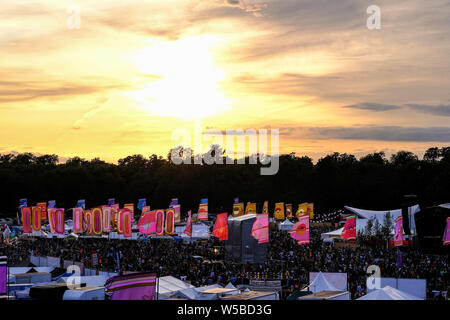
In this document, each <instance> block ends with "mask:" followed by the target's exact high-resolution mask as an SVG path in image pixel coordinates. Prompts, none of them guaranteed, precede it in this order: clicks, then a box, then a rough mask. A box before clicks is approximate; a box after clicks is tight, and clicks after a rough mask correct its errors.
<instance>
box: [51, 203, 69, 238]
mask: <svg viewBox="0 0 450 320" xmlns="http://www.w3.org/2000/svg"><path fill="white" fill-rule="evenodd" d="M48 221H49V223H50V232H51V233H57V234H64V231H65V229H64V209H63V208H51V209H50V210H49V212H48Z"/></svg>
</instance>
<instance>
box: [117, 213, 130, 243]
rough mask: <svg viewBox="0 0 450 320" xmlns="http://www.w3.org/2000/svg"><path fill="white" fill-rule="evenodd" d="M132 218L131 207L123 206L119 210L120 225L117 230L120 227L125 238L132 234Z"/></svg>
mask: <svg viewBox="0 0 450 320" xmlns="http://www.w3.org/2000/svg"><path fill="white" fill-rule="evenodd" d="M131 219H132V213H131V210H130V209H128V208H123V209H120V210H119V227H118V228H117V230H119V229H120V231H121V233H122V234H123V237H124V238H130V237H131V236H132V230H131ZM117 233H119V231H117Z"/></svg>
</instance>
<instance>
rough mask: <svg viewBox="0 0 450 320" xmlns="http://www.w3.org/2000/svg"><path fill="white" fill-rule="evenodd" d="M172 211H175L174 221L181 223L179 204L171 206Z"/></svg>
mask: <svg viewBox="0 0 450 320" xmlns="http://www.w3.org/2000/svg"><path fill="white" fill-rule="evenodd" d="M172 209H173V210H175V217H174V221H175V222H180V221H181V206H180V205H179V204H175V205H173V207H172Z"/></svg>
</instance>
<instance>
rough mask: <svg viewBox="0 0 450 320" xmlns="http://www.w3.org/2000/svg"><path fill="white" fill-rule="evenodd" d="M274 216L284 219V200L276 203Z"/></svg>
mask: <svg viewBox="0 0 450 320" xmlns="http://www.w3.org/2000/svg"><path fill="white" fill-rule="evenodd" d="M273 216H274V218H275V219H277V220H284V202H278V203H275V212H274V214H273Z"/></svg>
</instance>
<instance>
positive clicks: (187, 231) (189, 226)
mask: <svg viewBox="0 0 450 320" xmlns="http://www.w3.org/2000/svg"><path fill="white" fill-rule="evenodd" d="M191 213H192V212H191V210H189V211H188V215H189V216H188V219H187V223H186V229H184V233H185V234H187V235H188V236H189V237H192V217H191Z"/></svg>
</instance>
